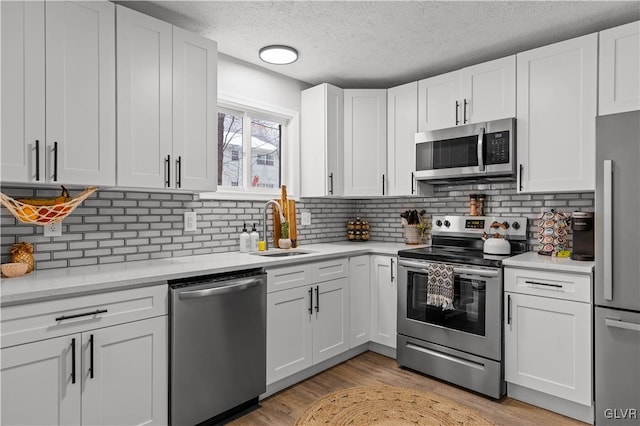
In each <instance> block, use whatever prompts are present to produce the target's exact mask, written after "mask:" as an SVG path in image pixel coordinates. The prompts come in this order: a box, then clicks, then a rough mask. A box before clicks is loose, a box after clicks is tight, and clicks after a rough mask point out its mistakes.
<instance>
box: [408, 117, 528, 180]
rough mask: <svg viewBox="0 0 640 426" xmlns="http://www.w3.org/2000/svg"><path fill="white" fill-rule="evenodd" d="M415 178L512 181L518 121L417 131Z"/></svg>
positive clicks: (514, 168) (510, 119)
mask: <svg viewBox="0 0 640 426" xmlns="http://www.w3.org/2000/svg"><path fill="white" fill-rule="evenodd" d="M415 142H416V175H415V176H416V179H418V180H422V181H434V182H437V181H441V182H449V181H458V180H469V179H477V180H483V179H484V180H487V181H490V180H513V179H515V177H516V166H515V164H516V120H515V118H507V119H503V120H495V121H488V122H485V123H475V124H467V125H464V126H456V127H452V128H448V129H440V130H434V131H431V132H421V133H416V136H415Z"/></svg>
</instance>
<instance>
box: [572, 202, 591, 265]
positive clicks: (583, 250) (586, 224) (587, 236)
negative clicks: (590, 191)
mask: <svg viewBox="0 0 640 426" xmlns="http://www.w3.org/2000/svg"><path fill="white" fill-rule="evenodd" d="M571 230H572V231H573V252H572V253H571V259H573V260H594V258H595V257H594V255H593V250H594V243H593V241H594V233H593V231H594V230H593V212H573V215H572V217H571Z"/></svg>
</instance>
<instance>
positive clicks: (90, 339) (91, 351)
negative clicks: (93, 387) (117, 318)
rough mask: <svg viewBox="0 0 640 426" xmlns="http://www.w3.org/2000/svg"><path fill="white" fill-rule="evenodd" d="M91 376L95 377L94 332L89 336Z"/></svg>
mask: <svg viewBox="0 0 640 426" xmlns="http://www.w3.org/2000/svg"><path fill="white" fill-rule="evenodd" d="M89 377H90V378H92V379H93V334H92V335H91V337H89Z"/></svg>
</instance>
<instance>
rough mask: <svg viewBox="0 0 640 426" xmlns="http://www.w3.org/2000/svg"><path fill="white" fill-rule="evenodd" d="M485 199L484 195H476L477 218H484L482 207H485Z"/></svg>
mask: <svg viewBox="0 0 640 426" xmlns="http://www.w3.org/2000/svg"><path fill="white" fill-rule="evenodd" d="M486 199H487V196H486V195H485V194H478V203H477V206H478V216H484V205H485V201H486Z"/></svg>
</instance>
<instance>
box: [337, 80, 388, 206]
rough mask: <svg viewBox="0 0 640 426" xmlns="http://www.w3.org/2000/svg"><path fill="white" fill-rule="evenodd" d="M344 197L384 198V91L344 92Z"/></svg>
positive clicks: (352, 90) (385, 94) (385, 128)
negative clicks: (382, 196)
mask: <svg viewBox="0 0 640 426" xmlns="http://www.w3.org/2000/svg"><path fill="white" fill-rule="evenodd" d="M344 162H345V173H344V174H345V177H344V195H348V196H376V195H385V191H386V188H385V186H386V182H385V180H386V167H387V91H386V90H385V89H347V90H345V91H344Z"/></svg>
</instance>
